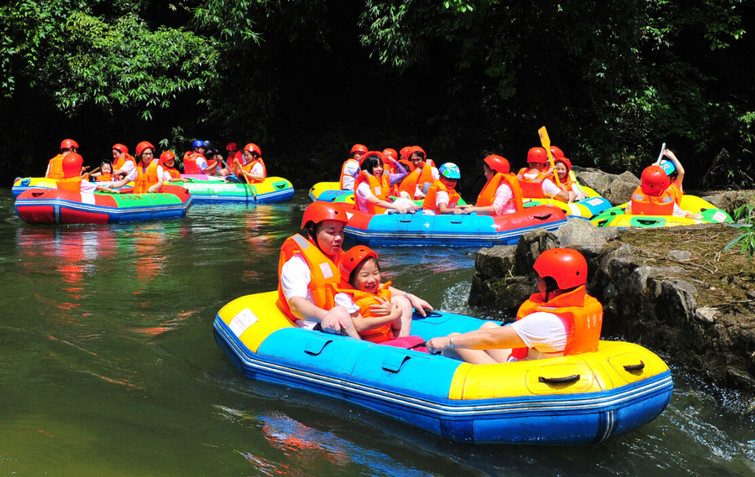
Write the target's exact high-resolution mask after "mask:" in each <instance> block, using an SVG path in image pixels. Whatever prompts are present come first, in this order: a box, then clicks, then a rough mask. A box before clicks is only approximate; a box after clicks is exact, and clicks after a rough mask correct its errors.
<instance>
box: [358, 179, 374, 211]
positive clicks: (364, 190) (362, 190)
mask: <svg viewBox="0 0 755 477" xmlns="http://www.w3.org/2000/svg"><path fill="white" fill-rule="evenodd" d="M370 197H375V194H373V193H372V189H371V188H370V184H369V183H368V182H367V181H365V182H362V183H361V184H359V187H357V190H356V197H355V198H356V204H357V209H359V210H361V211H362V212H369V211H368V210H367V199H369V198H370ZM375 198H377V197H375Z"/></svg>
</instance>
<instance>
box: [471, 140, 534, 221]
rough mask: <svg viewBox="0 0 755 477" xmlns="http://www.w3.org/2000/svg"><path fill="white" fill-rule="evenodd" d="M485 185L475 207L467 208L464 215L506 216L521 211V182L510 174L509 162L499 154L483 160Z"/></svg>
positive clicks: (522, 206)
mask: <svg viewBox="0 0 755 477" xmlns="http://www.w3.org/2000/svg"><path fill="white" fill-rule="evenodd" d="M482 169H483V174H485V179H487V182H485V185H484V186H483V187H482V191H481V192H480V195H478V196H477V202H476V203H475V205H474V206H471V207H465V208H464V213H467V214H469V213H472V212H476V213H478V214H488V215H504V214H511V213H514V212H517V211H521V210H523V208H524V205H523V203H522V191H521V189H520V188H519V181H518V180H517V178H516V177H514V175H513V174H511V173H510V172H509V161H508V160H507V159H506V158H505V157H502V156H499V155H498V154H490V155H488V156H486V157H485V159H483V164H482Z"/></svg>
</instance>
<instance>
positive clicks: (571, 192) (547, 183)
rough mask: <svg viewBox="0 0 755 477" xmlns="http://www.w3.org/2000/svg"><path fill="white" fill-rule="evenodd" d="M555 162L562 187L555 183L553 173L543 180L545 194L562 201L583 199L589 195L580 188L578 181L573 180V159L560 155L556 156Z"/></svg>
mask: <svg viewBox="0 0 755 477" xmlns="http://www.w3.org/2000/svg"><path fill="white" fill-rule="evenodd" d="M555 163H556V169H555V173H556V174H558V180H559V184H561V187H559V186H557V185H556V184H555V179H554V178H553V175H552V174H551V175H549V176H548V177H546V178H545V179H544V180H543V183H542V185H541V187H542V189H543V195H545V196H546V197H553V198H554V199H557V200H560V201H562V202H574V201H575V200H582V199H584V198H585V197H587V195H586V194H585V193H584V192H583V191H582V190H581V189H580V188H579V184H578V183H577V181H575V180H572V178H571V175H570V172H571V161H570V160H569V159H567V158H565V157H558V158H555Z"/></svg>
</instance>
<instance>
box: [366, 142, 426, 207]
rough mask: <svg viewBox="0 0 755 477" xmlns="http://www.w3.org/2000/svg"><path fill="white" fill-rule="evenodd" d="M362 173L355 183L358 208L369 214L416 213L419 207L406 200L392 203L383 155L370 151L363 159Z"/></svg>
mask: <svg viewBox="0 0 755 477" xmlns="http://www.w3.org/2000/svg"><path fill="white" fill-rule="evenodd" d="M360 167H361V172H360V173H359V175H358V176H357V178H356V180H355V181H354V199H355V203H356V208H357V209H358V210H360V211H362V212H365V213H368V214H383V213H387V212H389V211H396V212H398V213H399V214H405V213H407V212H411V211H414V210H415V209H416V208H417V207H416V206H415V205H414V203H413V202H412V201H411V200H409V199H406V198H398V199H396V200H395V201H393V202H391V199H390V195H389V194H390V179H389V177H388V174H384V169H383V153H382V152H378V151H368V152H367V153H366V154H364V156H363V157H362V158H361V166H360Z"/></svg>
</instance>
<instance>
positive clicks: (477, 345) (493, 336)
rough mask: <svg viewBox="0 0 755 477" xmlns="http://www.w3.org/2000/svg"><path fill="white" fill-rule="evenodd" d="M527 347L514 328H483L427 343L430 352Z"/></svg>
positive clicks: (434, 339)
mask: <svg viewBox="0 0 755 477" xmlns="http://www.w3.org/2000/svg"><path fill="white" fill-rule="evenodd" d="M452 345H453V348H452ZM526 346H527V345H526V344H525V343H524V341H522V338H520V337H519V335H518V334H517V333H516V331H514V328H513V327H512V326H496V327H483V328H480V329H478V330H474V331H469V332H467V333H461V334H451V335H448V336H442V337H438V338H433V339H431V340H430V341H428V342H427V349H428V350H429V351H430V352H435V351H444V350H448V349H480V350H487V349H503V348H523V347H526Z"/></svg>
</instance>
